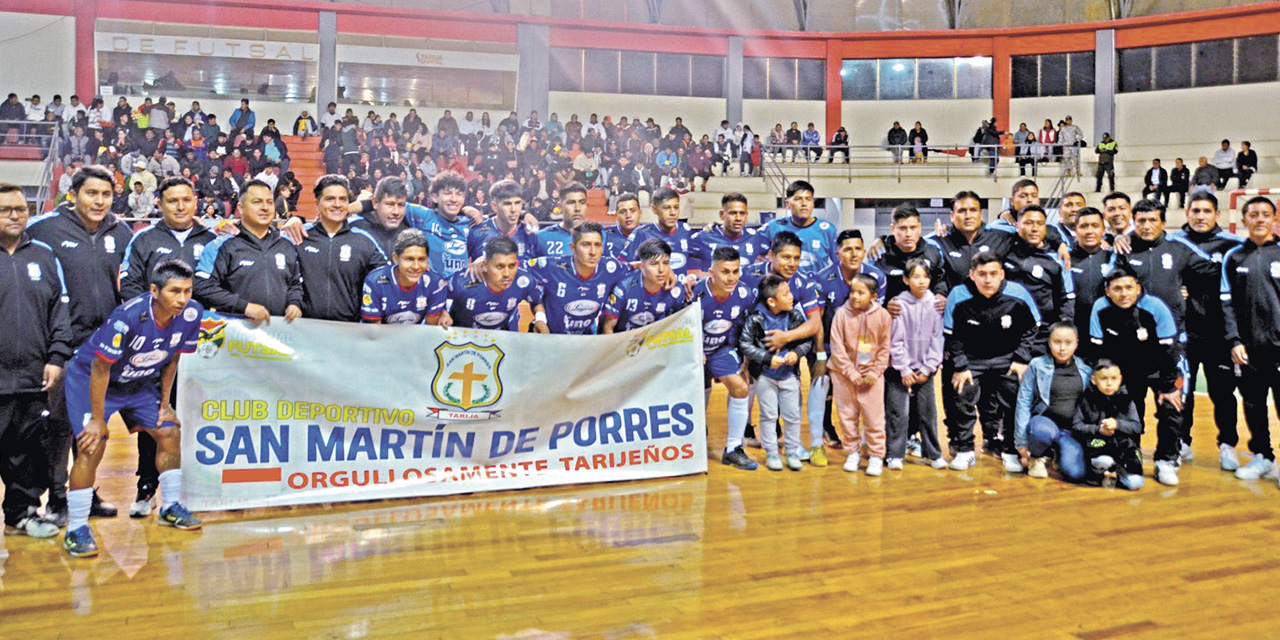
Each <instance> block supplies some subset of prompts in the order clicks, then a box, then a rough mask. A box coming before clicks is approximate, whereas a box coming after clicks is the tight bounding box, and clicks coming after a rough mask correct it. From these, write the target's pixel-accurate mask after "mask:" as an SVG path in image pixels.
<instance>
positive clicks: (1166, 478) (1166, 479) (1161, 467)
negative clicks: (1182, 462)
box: [1155, 460, 1178, 487]
mask: <svg viewBox="0 0 1280 640" xmlns="http://www.w3.org/2000/svg"><path fill="white" fill-rule="evenodd" d="M1155 475H1156V482H1159V483H1160V484H1163V485H1168V486H1170V487H1176V486H1178V465H1177V463H1175V462H1173V461H1171V460H1156V474H1155Z"/></svg>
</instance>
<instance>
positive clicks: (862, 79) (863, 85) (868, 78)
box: [840, 60, 877, 100]
mask: <svg viewBox="0 0 1280 640" xmlns="http://www.w3.org/2000/svg"><path fill="white" fill-rule="evenodd" d="M876 62H877V61H875V60H845V61H844V62H843V63H841V65H840V81H841V85H842V87H841V97H842V98H843V99H845V100H875V99H876Z"/></svg>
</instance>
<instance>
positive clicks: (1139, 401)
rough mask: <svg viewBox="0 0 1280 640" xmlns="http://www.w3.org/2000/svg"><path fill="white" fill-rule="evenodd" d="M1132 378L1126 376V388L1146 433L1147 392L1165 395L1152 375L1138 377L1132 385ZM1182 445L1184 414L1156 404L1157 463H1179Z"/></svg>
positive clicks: (1167, 405) (1162, 404) (1166, 405)
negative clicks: (1157, 386) (1156, 385)
mask: <svg viewBox="0 0 1280 640" xmlns="http://www.w3.org/2000/svg"><path fill="white" fill-rule="evenodd" d="M1129 380H1130V376H1129V375H1127V374H1126V375H1125V387H1127V388H1128V390H1129V395H1130V397H1132V398H1133V403H1134V404H1135V405H1137V407H1138V416H1139V417H1140V418H1141V419H1142V421H1143V431H1144V432H1145V431H1146V415H1147V391H1148V390H1151V391H1153V392H1155V393H1163V390H1160V389H1158V388H1156V387H1155V386H1153V385H1155V384H1156V380H1155V379H1154V377H1152V376H1150V375H1143V376H1138V377H1136V379H1134V381H1133V382H1132V383H1131V382H1129ZM1181 445H1182V412H1181V411H1178V410H1177V409H1174V408H1173V406H1172V405H1170V404H1169V403H1167V402H1157V404H1156V455H1155V460H1156V462H1161V461H1168V462H1177V461H1178V452H1179V448H1180V447H1181Z"/></svg>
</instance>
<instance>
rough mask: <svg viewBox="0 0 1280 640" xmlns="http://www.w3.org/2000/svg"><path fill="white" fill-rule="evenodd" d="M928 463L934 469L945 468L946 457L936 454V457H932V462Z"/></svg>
mask: <svg viewBox="0 0 1280 640" xmlns="http://www.w3.org/2000/svg"><path fill="white" fill-rule="evenodd" d="M930 464H931V466H932V467H933V468H934V469H946V468H947V459H946V458H944V457H942V456H938V457H936V458H934V459H933V462H932V463H930Z"/></svg>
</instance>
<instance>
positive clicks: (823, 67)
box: [796, 58, 827, 100]
mask: <svg viewBox="0 0 1280 640" xmlns="http://www.w3.org/2000/svg"><path fill="white" fill-rule="evenodd" d="M796 83H797V86H796V97H797V98H799V99H800V100H825V99H826V98H827V61H826V60H816V59H811V58H800V59H799V60H796Z"/></svg>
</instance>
